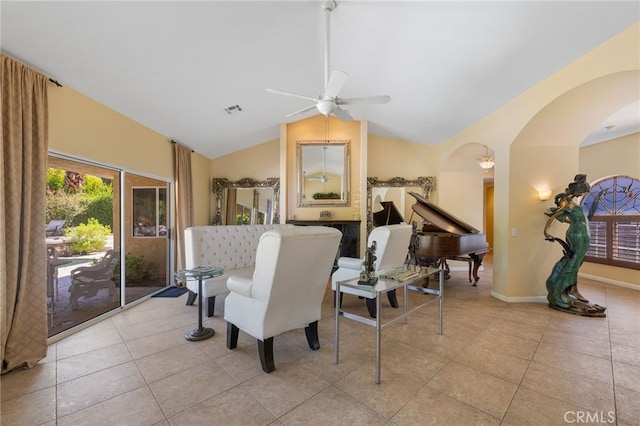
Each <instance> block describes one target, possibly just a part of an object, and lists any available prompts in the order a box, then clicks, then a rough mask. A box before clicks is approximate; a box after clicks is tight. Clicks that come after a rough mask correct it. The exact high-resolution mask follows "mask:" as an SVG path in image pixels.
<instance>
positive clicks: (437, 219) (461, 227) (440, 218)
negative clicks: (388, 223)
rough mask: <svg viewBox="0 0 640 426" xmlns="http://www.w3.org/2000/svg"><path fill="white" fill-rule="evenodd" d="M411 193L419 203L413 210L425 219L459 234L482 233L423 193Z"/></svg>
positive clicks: (445, 229) (444, 229)
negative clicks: (425, 196) (434, 202)
mask: <svg viewBox="0 0 640 426" xmlns="http://www.w3.org/2000/svg"><path fill="white" fill-rule="evenodd" d="M409 194H411V195H412V196H413V197H414V198H415V199H416V200H417V203H415V204H414V205H413V206H412V207H411V208H412V209H413V211H414V212H416V213H417V214H418V215H419V216H420V217H422V218H423V219H424V220H426V221H428V222H431V223H432V224H434V225H435V226H436V227H438V228H440V229H442V230H443V231H447V232H451V233H452V234H458V235H464V234H478V233H480V231H479V230H477V229H476V228H474V227H473V226H471V225H469V224H468V223H466V222H463V221H462V220H460V219H458V218H457V217H455V216H453V215H452V214H451V213H448V212H446V211H444V210H443V209H441V208H440V207H438V206H436V205H435V204H433V203H431V202H430V201H429V200H427V199H426V198H424V197H423V196H422V195H420V194H417V193H415V192H413V191H410V192H409Z"/></svg>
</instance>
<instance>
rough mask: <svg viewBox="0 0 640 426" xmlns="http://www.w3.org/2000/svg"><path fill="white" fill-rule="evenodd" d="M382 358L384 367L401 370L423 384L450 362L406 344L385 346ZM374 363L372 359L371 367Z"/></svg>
mask: <svg viewBox="0 0 640 426" xmlns="http://www.w3.org/2000/svg"><path fill="white" fill-rule="evenodd" d="M381 358H382V365H383V367H386V368H389V369H397V370H400V371H401V372H402V373H403V374H405V375H407V376H410V377H412V378H413V379H414V380H416V381H419V382H422V383H427V382H428V381H429V380H431V379H432V378H433V376H435V375H436V374H437V373H438V372H439V371H440V370H441V369H442V368H443V367H444V366H445V364H446V363H447V362H448V361H449V360H448V359H447V358H444V357H440V356H438V355H433V354H430V353H426V352H424V351H421V350H419V349H416V348H414V347H412V346H409V345H407V344H404V343H396V344H392V345H385V346H384V347H383V352H382V354H381ZM374 362H375V359H371V360H370V361H369V365H370V366H371V365H374Z"/></svg>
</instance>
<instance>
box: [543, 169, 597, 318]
mask: <svg viewBox="0 0 640 426" xmlns="http://www.w3.org/2000/svg"><path fill="white" fill-rule="evenodd" d="M589 189H590V186H589V184H588V183H587V176H586V175H582V174H578V175H576V176H575V178H574V181H573V182H571V183H570V184H569V186H568V187H567V189H565V192H563V193H561V194H558V195H556V197H555V203H556V207H553V208H551V209H550V210H549V212H546V213H545V214H546V215H547V216H549V220H547V224H546V225H545V228H544V236H545V239H546V240H547V241H551V242H558V243H560V245H561V246H562V248H563V252H564V255H563V256H562V258H561V259H560V260H559V261H558V262H557V263H556V264H555V266H554V267H553V270H552V271H551V275H550V276H549V278H547V282H546V285H547V292H548V295H547V300H548V302H549V306H550V307H551V308H553V309H557V310H559V311H563V312H568V313H572V314H575V315H583V316H595V317H603V316H605V313H604V312H605V310H606V309H607V308H606V307H602V306H600V305H596V304H593V303H590V302H589V300H588V299H586V298H585V297H584V296H583V295H582V294H580V292H579V291H578V269H579V268H580V266H581V265H582V262H583V261H584V257H585V255H586V254H587V251H588V250H589V243H590V238H591V237H590V235H589V220H590V219H591V217H592V216H593V214H594V212H595V210H596V208H597V205H598V201H599V199H600V197H601V196H602V195H603V192H601V193H600V194H598V195H597V196H596V197H595V200H594V202H593V204H592V205H591V208H590V209H589V212H588V213H585V212H584V210H583V208H582V206H581V205H579V204H578V203H577V202H576V201H575V198H577V197H580V196H582V195H584V194H586V193H587V192H589ZM556 220H557V221H559V222H563V223H568V224H569V228H568V229H567V233H566V237H565V238H566V239H565V240H562V239H560V238H557V237H554V236H553V235H551V234H550V233H549V229H550V228H551V226H552V225H553V224H554V223H555V221H556Z"/></svg>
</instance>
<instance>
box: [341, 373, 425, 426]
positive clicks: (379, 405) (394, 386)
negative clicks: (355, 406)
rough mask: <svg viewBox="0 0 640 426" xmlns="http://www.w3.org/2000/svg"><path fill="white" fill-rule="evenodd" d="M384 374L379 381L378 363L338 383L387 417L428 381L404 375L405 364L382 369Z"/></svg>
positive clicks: (349, 393) (351, 394) (343, 389)
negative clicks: (402, 366)
mask: <svg viewBox="0 0 640 426" xmlns="http://www.w3.org/2000/svg"><path fill="white" fill-rule="evenodd" d="M380 376H381V378H380V383H379V384H376V382H375V366H374V365H371V364H370V365H368V366H363V367H362V368H360V369H358V370H355V371H354V372H353V373H351V374H349V375H348V376H346V377H344V378H343V379H342V380H340V381H338V382H337V383H335V385H334V386H335V387H336V388H338V389H340V390H341V391H343V392H344V393H346V394H348V395H350V396H352V397H353V398H355V399H357V400H358V401H360V402H362V403H363V404H365V405H366V406H367V407H369V408H371V409H373V410H375V411H376V412H378V413H380V414H381V415H382V416H384V417H385V418H391V417H392V416H393V415H394V414H395V413H397V412H398V410H399V409H400V408H402V407H403V406H404V405H405V404H406V403H407V402H408V401H409V400H410V399H411V398H412V397H413V396H414V395H415V394H416V393H417V392H418V391H419V390H420V389H422V388H423V387H424V382H422V381H416V380H414V379H413V378H412V377H411V376H409V375H407V374H404V373H403V372H402V368H401V367H399V368H398V369H396V370H393V369H391V368H382V369H381V374H380Z"/></svg>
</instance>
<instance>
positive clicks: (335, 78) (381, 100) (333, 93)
mask: <svg viewBox="0 0 640 426" xmlns="http://www.w3.org/2000/svg"><path fill="white" fill-rule="evenodd" d="M336 7H337V5H336V2H335V1H332V0H331V1H325V2H323V4H322V9H323V10H324V12H325V17H326V20H325V23H326V25H325V28H326V29H325V42H324V46H325V47H324V62H325V66H324V90H323V91H322V93H321V94H320V95H318V96H317V97H313V96H306V95H299V94H297V93H291V92H286V91H283V90H275V89H267V92H269V93H275V94H276V95H284V96H289V97H294V98H300V99H305V100H310V101H313V102H315V104H314V105H310V106H308V107H305V108H302V109H300V110H298V111H295V112H293V113H291V114H287V117H293V116H297V115H302V114H305V113H307V112H309V111H312V110H313V109H316V110H318V112H319V113H320V114H322V115H324V116H325V117H329V116H330V115H332V114H333V115H334V116H336V117H338V119H340V120H341V121H345V122H347V121H351V120H353V117H351V115H350V114H349V113H348V112H347V111H345V110H344V109H342V108H340V105H355V104H386V103H387V102H389V101H390V100H391V98H390V97H389V96H386V95H382V96H368V97H360V98H339V97H338V93H339V92H340V90H341V89H342V87H343V86H344V84H345V82H346V81H347V79H348V78H349V75H348V74H347V73H346V72H344V71H340V70H334V71H332V72H331V74H329V69H330V68H329V51H330V49H329V38H330V37H329V36H330V29H331V28H330V27H331V25H330V24H331V18H330V15H331V12H332V11H333V10H334V9H335V8H336Z"/></svg>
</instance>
